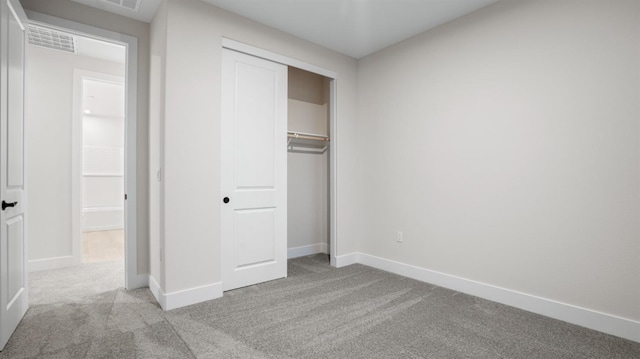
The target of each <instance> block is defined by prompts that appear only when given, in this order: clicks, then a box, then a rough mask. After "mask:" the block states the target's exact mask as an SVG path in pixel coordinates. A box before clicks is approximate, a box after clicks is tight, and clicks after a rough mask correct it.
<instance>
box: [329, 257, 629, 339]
mask: <svg viewBox="0 0 640 359" xmlns="http://www.w3.org/2000/svg"><path fill="white" fill-rule="evenodd" d="M337 259H339V260H338V262H339V263H340V265H338V267H341V266H345V265H348V264H352V263H360V264H364V265H366V266H369V267H373V268H377V269H381V270H384V271H387V272H391V273H395V274H398V275H401V276H404V277H409V278H412V279H416V280H419V281H422V282H427V283H431V284H435V285H438V286H441V287H444V288H448V289H452V290H455V291H458V292H462V293H466V294H470V295H473V296H476V297H480V298H484V299H488V300H491V301H494V302H498V303H502V304H506V305H509V306H512V307H516V308H520V309H524V310H526V311H529V312H533V313H537V314H541V315H544V316H547V317H551V318H555V319H559V320H562V321H565V322H569V323H572V324H576V325H580V326H583V327H586V328H589V329H593V330H597V331H600V332H604V333H607V334H611V335H615V336H618V337H622V338H625V339H629V340H633V341H636V342H640V322H638V321H634V320H631V319H626V318H621V317H618V316H615V315H611V314H606V313H601V312H597V311H594V310H590V309H586V308H582V307H578V306H575V305H571V304H566V303H561V302H557V301H554V300H550V299H546V298H541V297H537V296H535V295H531V294H526V293H522V292H518V291H514V290H510V289H506V288H501V287H497V286H494V285H490V284H486V283H482V282H477V281H474V280H470V279H465V278H461V277H457V276H453V275H449V274H445V273H441V272H437V271H433V270H429V269H425V268H420V267H416V266H413V265H409V264H405V263H400V262H395V261H392V260H388V259H385V258H380V257H376V256H372V255H368V254H364V253H351V254H347V255H344V256H340V257H338V258H337ZM354 261H355V262H354Z"/></svg>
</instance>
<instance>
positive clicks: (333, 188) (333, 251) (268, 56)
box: [222, 37, 338, 267]
mask: <svg viewBox="0 0 640 359" xmlns="http://www.w3.org/2000/svg"><path fill="white" fill-rule="evenodd" d="M222 47H223V48H225V49H229V50H233V51H238V52H242V53H244V54H247V55H251V56H255V57H260V58H263V59H265V60H269V61H272V62H277V63H280V64H283V65H286V66H291V67H297V68H299V69H302V70H305V71H309V72H313V73H316V74H318V75H322V76H324V77H327V78H329V79H330V82H329V131H330V133H329V136H330V137H331V141H330V142H329V156H330V157H329V250H328V252H329V258H330V262H331V266H333V267H338V264H337V261H336V258H337V254H338V248H337V247H338V186H337V184H338V174H337V173H338V172H337V169H338V151H337V149H338V126H337V122H338V110H337V108H338V106H337V104H338V95H337V92H338V82H337V81H338V80H337V78H338V76H337V75H336V73H335V72H333V71H330V70H327V69H324V68H322V67H319V66H316V65H311V64H308V63H306V62H303V61H300V60H296V59H293V58H290V57H288V56H284V55H280V54H277V53H275V52H271V51H268V50H265V49H261V48H259V47H255V46H252V45H248V44H245V43H242V42H239V41H236V40H231V39H228V38H225V37H223V38H222Z"/></svg>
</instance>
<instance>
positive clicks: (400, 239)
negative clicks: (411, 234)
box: [396, 231, 403, 243]
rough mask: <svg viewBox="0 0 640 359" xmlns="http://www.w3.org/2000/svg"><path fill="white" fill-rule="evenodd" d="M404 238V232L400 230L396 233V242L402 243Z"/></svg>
mask: <svg viewBox="0 0 640 359" xmlns="http://www.w3.org/2000/svg"><path fill="white" fill-rule="evenodd" d="M402 239H403V238H402V232H400V231H398V233H397V234H396V242H398V243H402Z"/></svg>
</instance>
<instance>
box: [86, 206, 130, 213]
mask: <svg viewBox="0 0 640 359" xmlns="http://www.w3.org/2000/svg"><path fill="white" fill-rule="evenodd" d="M123 210H124V207H86V208H83V209H82V213H96V212H117V211H123Z"/></svg>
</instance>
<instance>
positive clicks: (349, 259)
mask: <svg viewBox="0 0 640 359" xmlns="http://www.w3.org/2000/svg"><path fill="white" fill-rule="evenodd" d="M359 257H360V253H348V254H344V255H341V256H336V268H342V267H346V266H348V265H352V264H356V263H360V261H359Z"/></svg>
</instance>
